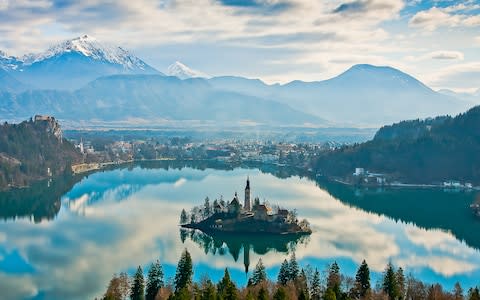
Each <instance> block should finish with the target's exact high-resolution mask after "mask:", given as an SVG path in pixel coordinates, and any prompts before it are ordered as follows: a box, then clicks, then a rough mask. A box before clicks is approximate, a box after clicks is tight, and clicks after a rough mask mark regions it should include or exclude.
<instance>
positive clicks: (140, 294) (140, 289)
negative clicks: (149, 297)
mask: <svg viewBox="0 0 480 300" xmlns="http://www.w3.org/2000/svg"><path fill="white" fill-rule="evenodd" d="M130 298H131V299H132V300H144V299H145V280H144V278H143V271H142V267H141V266H138V268H137V272H135V275H134V276H133V283H132V288H131V290H130Z"/></svg>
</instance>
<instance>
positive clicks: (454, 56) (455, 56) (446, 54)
mask: <svg viewBox="0 0 480 300" xmlns="http://www.w3.org/2000/svg"><path fill="white" fill-rule="evenodd" d="M406 59H407V60H408V61H411V62H416V61H425V60H430V59H438V60H463V59H464V55H463V53H462V52H460V51H450V50H439V51H433V52H429V53H427V54H424V55H421V56H417V57H416V56H412V55H410V56H407V57H406Z"/></svg>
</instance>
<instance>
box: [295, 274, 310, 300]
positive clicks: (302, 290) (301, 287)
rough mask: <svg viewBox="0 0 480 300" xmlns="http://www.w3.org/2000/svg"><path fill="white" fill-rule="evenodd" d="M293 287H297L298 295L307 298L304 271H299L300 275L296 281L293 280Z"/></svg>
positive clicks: (306, 283)
mask: <svg viewBox="0 0 480 300" xmlns="http://www.w3.org/2000/svg"><path fill="white" fill-rule="evenodd" d="M295 285H296V287H297V291H298V294H299V295H301V294H305V297H307V298H308V295H309V294H308V282H307V275H306V274H305V271H304V270H303V269H302V270H301V271H300V275H298V276H297V279H296V280H295ZM299 297H300V296H299ZM305 299H306V298H305Z"/></svg>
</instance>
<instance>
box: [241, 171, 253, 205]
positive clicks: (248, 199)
mask: <svg viewBox="0 0 480 300" xmlns="http://www.w3.org/2000/svg"><path fill="white" fill-rule="evenodd" d="M243 208H244V209H245V211H251V210H252V207H251V203H250V178H248V177H247V186H246V187H245V205H244V206H243Z"/></svg>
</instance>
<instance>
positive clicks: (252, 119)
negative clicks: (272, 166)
mask: <svg viewBox="0 0 480 300" xmlns="http://www.w3.org/2000/svg"><path fill="white" fill-rule="evenodd" d="M0 99H1V100H2V101H0V114H1V115H2V116H4V117H6V118H8V119H12V118H14V117H15V116H17V117H27V116H29V115H32V113H33V114H34V113H42V114H50V115H55V116H56V117H57V118H60V119H66V120H75V121H82V120H83V121H87V122H88V121H95V120H97V121H106V122H125V123H128V122H138V123H139V124H145V123H150V124H152V125H159V124H163V125H169V124H170V125H171V124H173V123H176V122H177V123H179V124H183V125H188V124H190V125H191V124H197V125H201V124H204V125H210V126H212V125H215V124H217V125H220V124H221V125H223V126H241V125H247V126H251V125H277V126H288V125H305V124H306V123H310V124H316V125H322V124H323V125H326V124H327V122H326V121H325V120H322V119H321V118H318V117H315V116H312V115H310V114H307V113H303V112H300V111H298V110H295V109H293V108H291V107H290V106H288V105H286V104H282V103H278V102H275V101H272V100H265V99H262V98H258V97H254V96H246V95H244V94H240V93H236V92H230V91H220V90H215V89H213V88H212V87H211V85H210V84H209V83H208V81H207V80H205V79H200V78H192V79H186V80H181V79H179V78H176V77H166V76H160V75H112V76H107V77H101V78H99V79H97V80H95V81H92V82H90V83H89V84H88V85H86V86H85V87H83V88H81V89H78V90H76V91H73V92H71V91H40V90H36V91H26V92H23V93H19V94H15V93H8V92H4V93H0Z"/></svg>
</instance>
